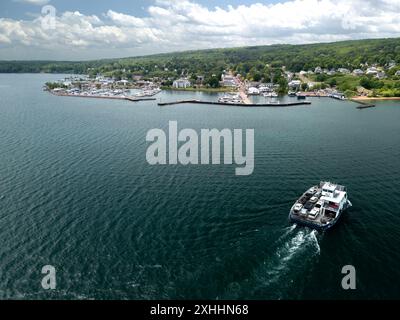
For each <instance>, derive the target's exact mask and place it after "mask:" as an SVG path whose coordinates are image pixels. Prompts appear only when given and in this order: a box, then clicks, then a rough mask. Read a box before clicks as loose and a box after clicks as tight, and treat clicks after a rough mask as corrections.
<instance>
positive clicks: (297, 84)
mask: <svg viewBox="0 0 400 320" xmlns="http://www.w3.org/2000/svg"><path fill="white" fill-rule="evenodd" d="M288 85H289V87H290V88H299V87H300V86H301V81H300V80H292V81H290V82H289V83H288Z"/></svg>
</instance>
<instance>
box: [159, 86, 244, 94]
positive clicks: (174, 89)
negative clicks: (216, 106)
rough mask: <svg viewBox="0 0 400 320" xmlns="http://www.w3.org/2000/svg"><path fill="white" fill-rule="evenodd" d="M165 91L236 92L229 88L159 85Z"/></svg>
mask: <svg viewBox="0 0 400 320" xmlns="http://www.w3.org/2000/svg"><path fill="white" fill-rule="evenodd" d="M161 89H162V90H165V91H179V92H207V93H226V92H236V91H235V90H232V89H231V88H171V87H161Z"/></svg>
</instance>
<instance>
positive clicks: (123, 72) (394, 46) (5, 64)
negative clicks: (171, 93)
mask: <svg viewBox="0 0 400 320" xmlns="http://www.w3.org/2000/svg"><path fill="white" fill-rule="evenodd" d="M392 61H393V62H396V63H400V38H395V39H374V40H355V41H343V42H334V43H320V44H307V45H271V46H257V47H243V48H231V49H211V50H199V51H186V52H178V53H168V54H159V55H152V56H145V57H132V58H123V59H108V60H95V61H85V62H68V61H59V62H54V61H0V73H21V72H25V73H38V72H47V73H96V72H101V73H108V74H110V75H114V76H127V77H129V76H130V75H131V74H141V75H144V76H146V75H148V76H153V77H154V76H161V77H162V76H172V77H173V76H176V75H180V74H181V73H182V71H185V72H186V73H188V74H193V73H196V74H205V75H206V74H209V73H220V72H221V71H222V70H228V69H229V70H235V71H236V72H238V73H241V74H247V73H249V72H251V71H253V72H254V70H259V71H261V70H262V69H263V68H264V67H265V65H266V64H268V65H270V66H271V67H277V68H280V67H282V66H286V69H287V70H290V71H294V72H298V71H300V70H309V69H314V68H315V67H317V66H320V67H322V68H328V69H330V68H339V67H345V68H350V69H354V68H358V67H359V66H360V64H364V63H368V64H379V65H381V66H384V65H386V64H388V63H390V62H392ZM261 72H262V71H261Z"/></svg>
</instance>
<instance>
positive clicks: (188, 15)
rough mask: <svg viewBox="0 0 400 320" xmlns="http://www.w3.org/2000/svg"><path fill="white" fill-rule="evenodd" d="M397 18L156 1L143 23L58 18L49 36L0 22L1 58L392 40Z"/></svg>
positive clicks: (337, 2)
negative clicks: (19, 55)
mask: <svg viewBox="0 0 400 320" xmlns="http://www.w3.org/2000/svg"><path fill="white" fill-rule="evenodd" d="M27 1H30V2H40V1H41V0H27ZM398 12H400V1H399V0H352V1H349V0H286V1H284V0H283V1H282V2H280V3H275V4H263V3H254V4H251V5H239V6H235V7H234V6H228V7H226V8H220V7H215V8H211V9H210V8H207V7H205V6H203V5H200V4H198V3H196V2H195V0H169V1H166V0H156V1H155V2H154V4H153V5H151V6H149V7H148V8H147V15H146V16H145V17H136V16H134V15H128V14H126V13H122V12H116V11H114V10H112V9H110V10H108V11H107V12H105V13H104V14H103V15H101V16H96V15H84V14H82V13H80V12H64V13H61V14H58V15H57V17H56V18H55V19H56V24H55V26H56V27H55V29H50V30H48V29H44V28H43V27H42V26H43V24H42V21H43V19H44V18H43V17H39V18H36V19H33V20H29V21H28V20H26V21H17V20H13V19H4V18H0V58H7V55H8V54H10V52H13V54H15V51H16V48H21V47H22V48H23V47H29V48H30V49H32V50H29V51H25V52H28V53H29V54H31V55H33V56H35V53H37V55H38V57H37V58H40V57H39V55H42V54H47V55H53V56H54V58H57V59H61V58H73V59H79V58H99V57H103V56H106V57H109V56H110V57H111V56H113V57H115V56H126V55H142V54H149V53H157V52H166V51H175V50H184V49H197V48H199V49H201V48H211V47H231V46H242V45H261V44H275V43H293V44H300V43H310V42H324V41H336V40H348V39H359V38H378V37H397V36H400V15H399V14H398ZM19 52H21V54H23V52H24V51H19ZM44 52H45V53H44ZM28 53H26V54H28ZM25 58H29V57H28V56H27V57H25ZM43 58H48V57H43Z"/></svg>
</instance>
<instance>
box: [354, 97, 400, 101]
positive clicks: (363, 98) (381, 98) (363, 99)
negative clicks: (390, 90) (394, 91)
mask: <svg viewBox="0 0 400 320" xmlns="http://www.w3.org/2000/svg"><path fill="white" fill-rule="evenodd" d="M350 100H354V101H385V100H387V101H396V100H400V97H353V98H351V99H350Z"/></svg>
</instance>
